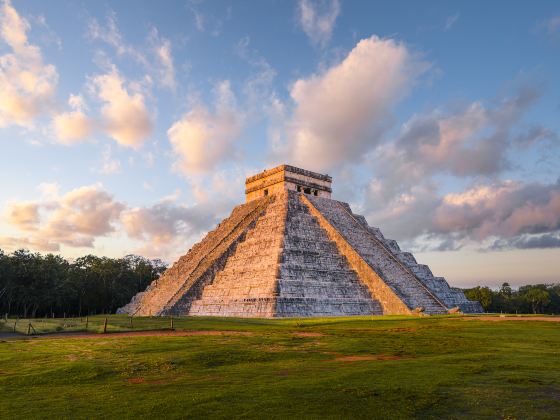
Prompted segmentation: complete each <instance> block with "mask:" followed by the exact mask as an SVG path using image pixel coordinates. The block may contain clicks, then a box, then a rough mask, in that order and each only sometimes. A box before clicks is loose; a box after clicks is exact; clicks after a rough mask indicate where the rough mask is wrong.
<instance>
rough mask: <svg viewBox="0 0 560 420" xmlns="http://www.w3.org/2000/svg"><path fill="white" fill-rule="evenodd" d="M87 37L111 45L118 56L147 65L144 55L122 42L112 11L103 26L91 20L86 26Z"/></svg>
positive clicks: (114, 14) (115, 16)
mask: <svg viewBox="0 0 560 420" xmlns="http://www.w3.org/2000/svg"><path fill="white" fill-rule="evenodd" d="M87 35H88V36H89V38H90V39H92V40H100V41H103V42H105V43H107V44H109V45H111V46H112V47H113V48H114V49H115V51H116V52H117V54H118V55H119V56H123V55H128V56H129V57H131V58H132V59H134V60H135V61H137V62H139V63H141V64H144V65H147V64H148V60H147V59H146V57H145V55H144V53H142V52H141V51H140V50H139V49H137V48H135V47H133V46H132V45H130V44H128V43H126V42H125V41H124V39H123V37H122V35H121V33H120V31H119V28H118V23H117V15H116V13H115V12H114V11H110V12H109V13H108V15H107V21H106V25H105V26H103V25H101V24H100V23H99V22H98V21H97V20H96V19H91V20H90V22H89V24H88V32H87Z"/></svg>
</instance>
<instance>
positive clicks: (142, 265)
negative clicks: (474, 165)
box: [0, 249, 560, 318]
mask: <svg viewBox="0 0 560 420" xmlns="http://www.w3.org/2000/svg"><path fill="white" fill-rule="evenodd" d="M165 269H166V266H165V264H164V263H163V262H162V261H161V260H149V259H147V258H143V257H140V256H137V255H127V256H125V257H123V258H108V257H97V256H95V255H86V256H84V257H80V258H77V259H76V260H74V261H71V262H70V261H68V260H66V259H64V258H63V257H61V256H59V255H53V254H46V255H41V254H39V253H32V252H30V251H27V250H23V249H22V250H19V251H15V252H13V253H12V254H6V253H4V251H2V250H1V249H0V314H6V313H7V314H9V315H12V316H16V315H17V316H21V317H25V318H27V317H32V318H35V317H43V316H56V317H61V316H64V315H66V316H82V315H88V314H100V313H114V312H115V311H116V310H117V309H118V308H120V307H121V306H123V305H125V304H127V303H128V302H130V299H132V296H134V295H135V294H136V293H138V292H140V291H143V290H145V289H146V287H147V286H148V285H149V284H150V283H151V282H152V281H153V280H155V279H157V278H159V276H160V275H161V274H162V273H163V272H164V271H165ZM464 292H465V295H466V296H467V298H468V299H470V300H478V301H479V302H480V303H481V305H482V307H483V308H484V310H485V311H486V312H503V313H520V314H523V313H535V314H536V313H552V314H560V284H552V285H547V284H537V285H527V286H521V287H519V289H517V290H515V289H513V288H512V287H511V286H510V285H509V284H508V283H504V284H503V285H502V286H501V287H500V289H499V290H492V289H490V288H489V287H481V286H478V287H474V288H471V289H464Z"/></svg>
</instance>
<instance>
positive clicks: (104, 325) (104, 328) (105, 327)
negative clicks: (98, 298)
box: [103, 317, 107, 334]
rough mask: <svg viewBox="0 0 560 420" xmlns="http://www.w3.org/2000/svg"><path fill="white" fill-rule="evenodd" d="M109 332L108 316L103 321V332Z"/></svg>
mask: <svg viewBox="0 0 560 420" xmlns="http://www.w3.org/2000/svg"><path fill="white" fill-rule="evenodd" d="M106 332H107V317H105V322H104V323H103V334H105V333H106Z"/></svg>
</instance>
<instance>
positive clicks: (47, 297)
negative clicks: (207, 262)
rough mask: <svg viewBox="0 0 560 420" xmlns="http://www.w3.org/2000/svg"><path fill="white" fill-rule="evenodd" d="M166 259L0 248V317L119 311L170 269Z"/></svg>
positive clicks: (76, 314) (59, 315) (57, 315)
mask: <svg viewBox="0 0 560 420" xmlns="http://www.w3.org/2000/svg"><path fill="white" fill-rule="evenodd" d="M165 268H166V267H165V264H164V263H163V262H162V261H161V260H149V259H147V258H143V257H140V256H137V255H127V256H125V257H123V258H107V257H97V256H95V255H86V256H84V257H80V258H77V259H76V260H74V261H72V262H70V261H68V260H66V259H64V258H63V257H61V256H59V255H53V254H46V255H41V254H39V253H32V252H30V251H27V250H23V249H22V250H18V251H15V252H13V253H12V254H6V253H4V251H2V250H1V249H0V314H2V315H3V314H9V315H11V316H16V315H17V316H21V317H25V318H27V317H31V318H36V317H43V316H55V317H62V316H82V315H90V314H100V313H114V312H115V311H116V310H117V309H118V308H119V307H121V306H123V305H125V304H127V303H128V302H129V301H130V299H131V298H132V296H134V295H135V294H136V293H137V292H139V291H142V290H144V289H145V288H146V287H147V286H148V285H149V284H150V283H151V282H152V281H153V280H155V279H157V278H158V277H159V276H160V275H161V273H163V272H164V271H165Z"/></svg>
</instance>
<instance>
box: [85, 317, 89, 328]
mask: <svg viewBox="0 0 560 420" xmlns="http://www.w3.org/2000/svg"><path fill="white" fill-rule="evenodd" d="M88 324H89V317H88V316H87V315H86V331H87V327H88Z"/></svg>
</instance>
